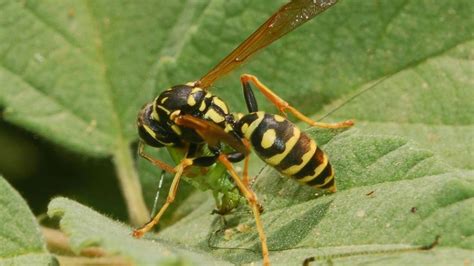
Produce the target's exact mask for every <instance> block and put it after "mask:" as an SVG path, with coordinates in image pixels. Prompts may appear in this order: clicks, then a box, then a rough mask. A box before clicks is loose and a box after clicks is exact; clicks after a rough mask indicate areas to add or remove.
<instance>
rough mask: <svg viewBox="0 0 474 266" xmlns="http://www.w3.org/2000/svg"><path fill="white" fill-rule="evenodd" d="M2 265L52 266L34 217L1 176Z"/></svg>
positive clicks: (0, 241)
mask: <svg viewBox="0 0 474 266" xmlns="http://www.w3.org/2000/svg"><path fill="white" fill-rule="evenodd" d="M0 217H2V218H1V222H0V247H1V248H0V265H25V263H30V264H32V263H34V264H36V265H46V264H53V263H54V259H53V257H52V256H51V255H50V254H49V253H48V251H47V250H46V246H45V244H44V242H43V238H42V236H41V232H40V229H39V226H38V223H37V222H36V219H35V217H34V216H33V214H32V213H31V211H30V210H29V209H28V206H27V204H26V202H25V201H24V200H23V199H22V198H21V196H20V194H18V192H17V191H16V190H14V189H13V188H12V187H11V186H10V184H8V183H7V182H6V181H5V179H3V177H1V176H0Z"/></svg>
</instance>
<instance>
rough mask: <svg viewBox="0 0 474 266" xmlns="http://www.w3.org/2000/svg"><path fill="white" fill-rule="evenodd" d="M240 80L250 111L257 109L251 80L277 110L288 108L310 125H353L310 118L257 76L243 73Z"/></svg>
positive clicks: (328, 126) (282, 111) (283, 110)
mask: <svg viewBox="0 0 474 266" xmlns="http://www.w3.org/2000/svg"><path fill="white" fill-rule="evenodd" d="M240 82H241V83H242V86H243V88H244V96H245V100H246V103H247V108H248V109H249V111H250V112H256V111H258V107H257V102H256V101H255V97H254V96H253V92H252V89H251V87H250V82H252V83H253V84H254V85H255V86H256V87H257V89H258V90H260V91H261V92H262V93H263V95H264V96H265V97H267V99H268V100H270V101H271V102H272V103H273V104H274V105H275V106H276V107H277V108H278V110H279V111H280V112H281V113H283V114H285V111H286V110H288V111H289V112H291V113H292V114H293V115H294V116H295V117H296V118H298V119H299V120H301V121H303V122H305V123H307V124H309V125H310V126H315V127H321V128H344V127H351V126H353V125H354V122H353V121H352V120H346V121H343V122H339V123H322V122H316V121H314V120H312V119H311V118H309V117H307V116H305V115H304V114H302V113H301V112H300V111H298V110H297V109H296V108H294V107H293V106H291V105H290V104H289V103H288V102H286V101H285V100H283V99H282V98H280V96H278V95H277V94H275V93H274V92H273V91H272V90H270V89H269V88H268V87H267V86H265V85H264V84H263V83H261V82H260V81H259V80H258V78H257V77H255V76H253V75H249V74H243V75H242V76H241V77H240Z"/></svg>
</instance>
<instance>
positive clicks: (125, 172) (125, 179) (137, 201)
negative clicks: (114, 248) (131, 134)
mask: <svg viewBox="0 0 474 266" xmlns="http://www.w3.org/2000/svg"><path fill="white" fill-rule="evenodd" d="M113 161H114V165H115V171H116V173H117V176H118V179H119V183H120V188H121V189H122V194H123V196H124V198H125V204H126V205H127V211H128V216H129V220H130V223H131V224H132V225H135V226H140V225H143V224H145V223H146V222H147V221H148V220H149V218H150V217H149V212H148V209H147V207H146V205H145V201H144V200H143V193H142V187H141V184H140V180H139V178H138V174H137V171H136V168H135V164H134V161H133V157H132V153H131V151H130V147H129V145H128V143H127V142H126V141H125V140H123V139H122V140H119V141H118V145H117V149H116V151H115V154H114V157H113Z"/></svg>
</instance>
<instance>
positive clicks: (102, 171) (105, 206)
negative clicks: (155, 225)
mask: <svg viewBox="0 0 474 266" xmlns="http://www.w3.org/2000/svg"><path fill="white" fill-rule="evenodd" d="M0 147H1V149H0V174H1V175H3V176H4V177H5V178H6V179H7V180H8V182H10V183H11V184H12V185H13V186H14V187H15V188H16V189H17V190H18V191H19V192H20V194H21V196H22V197H23V198H24V199H25V200H26V201H27V202H28V205H29V206H30V208H31V209H32V211H33V212H34V214H35V215H41V214H43V213H45V212H46V211H47V206H48V203H49V201H50V200H51V198H53V197H56V196H66V197H68V198H71V199H74V200H77V201H79V202H81V203H83V204H85V205H87V206H91V207H93V208H94V209H96V210H97V211H99V212H101V213H104V214H107V215H108V216H110V217H112V218H116V219H119V220H122V221H126V220H127V213H126V209H125V205H124V202H123V198H122V195H121V193H120V189H119V186H118V183H117V179H116V177H115V172H114V167H113V165H112V163H111V160H110V159H109V158H90V157H85V156H84V155H80V154H77V153H74V152H72V151H69V150H65V149H64V148H62V147H59V146H56V145H54V144H52V143H51V142H48V141H46V140H44V139H41V138H40V137H38V136H36V135H34V134H32V133H30V132H27V131H25V130H23V129H21V128H18V127H15V126H14V125H11V124H9V123H7V122H5V121H4V120H3V119H0Z"/></svg>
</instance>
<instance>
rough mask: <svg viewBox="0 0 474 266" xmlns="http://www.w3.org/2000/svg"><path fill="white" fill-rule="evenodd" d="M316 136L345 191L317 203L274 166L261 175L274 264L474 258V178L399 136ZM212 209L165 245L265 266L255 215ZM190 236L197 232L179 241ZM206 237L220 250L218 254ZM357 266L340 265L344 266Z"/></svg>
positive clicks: (177, 228)
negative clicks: (315, 260)
mask: <svg viewBox="0 0 474 266" xmlns="http://www.w3.org/2000/svg"><path fill="white" fill-rule="evenodd" d="M337 133H339V134H337ZM312 135H313V136H314V137H315V138H316V139H318V140H321V141H320V142H321V143H325V142H327V141H328V138H329V139H330V140H329V142H327V143H326V144H325V145H324V146H323V148H324V150H326V151H327V153H328V154H329V156H330V159H331V163H332V164H333V165H334V168H335V171H336V180H337V184H338V190H339V191H338V192H337V193H335V194H332V195H318V193H316V195H315V191H314V190H313V189H311V188H309V187H304V186H302V185H300V184H297V183H296V182H294V181H293V180H289V179H288V178H285V177H281V176H280V175H279V174H278V173H277V172H276V171H275V170H273V169H272V168H270V167H266V169H264V171H262V172H261V174H260V175H259V176H258V179H257V181H256V184H255V185H254V189H255V191H256V192H257V194H258V196H259V199H260V202H261V203H262V205H263V207H264V209H265V211H264V213H263V215H262V220H263V223H264V228H265V231H266V234H267V239H268V245H269V249H270V251H271V252H270V253H271V256H270V258H272V257H275V258H273V259H272V260H273V261H275V262H277V263H281V264H282V265H284V264H286V263H290V264H294V265H296V264H301V262H302V261H303V260H304V259H305V258H306V257H310V256H321V255H328V258H322V259H321V260H322V261H324V260H326V259H332V260H335V261H336V262H337V261H339V259H338V257H341V256H342V257H354V256H357V258H358V260H360V261H361V262H365V263H368V262H371V261H372V262H377V261H379V260H377V259H380V261H379V262H378V264H382V263H383V262H384V261H385V260H387V261H388V262H390V263H402V262H406V261H409V260H411V261H412V263H416V264H428V263H430V262H433V257H432V255H435V256H436V257H439V258H440V259H441V261H451V262H452V263H456V262H458V263H459V262H461V263H462V262H463V261H464V260H465V259H468V260H469V259H471V260H472V259H473V257H474V255H473V254H474V253H473V252H472V249H473V248H474V238H473V233H474V227H473V225H472V220H473V219H474V212H472V206H473V204H474V172H472V171H457V170H454V169H453V168H451V167H449V166H447V165H445V164H443V163H441V162H440V161H438V160H437V159H436V158H435V157H433V154H432V153H431V152H429V151H427V150H424V149H420V148H418V147H416V146H415V145H414V144H413V143H410V142H407V141H406V140H404V139H402V138H399V137H388V136H374V135H365V134H361V133H360V132H359V131H358V130H349V131H345V132H336V133H335V132H333V134H332V136H333V138H331V136H330V135H328V131H327V130H324V131H322V130H319V131H316V132H312ZM213 208H214V206H213V202H212V201H208V202H207V204H203V205H202V206H201V207H200V208H199V209H197V210H195V211H194V212H192V213H191V214H190V215H188V216H187V217H185V218H184V219H182V220H181V221H179V222H178V223H176V224H175V225H174V226H171V227H168V228H166V229H165V230H164V231H163V232H161V233H160V235H159V236H158V239H165V240H167V241H170V242H177V243H182V244H184V243H186V245H190V246H192V247H194V248H197V249H199V248H200V249H202V250H206V251H209V252H211V253H212V254H214V255H215V256H217V257H219V258H222V259H227V260H230V261H231V262H232V263H237V264H240V263H250V262H254V261H256V260H259V258H260V246H259V240H258V237H257V233H256V230H255V228H254V220H253V217H252V215H251V214H250V213H249V212H248V208H242V209H240V210H239V211H238V212H236V213H235V214H233V215H231V216H230V217H227V219H226V220H227V224H226V226H224V225H223V224H222V223H221V222H220V219H219V217H213V216H211V215H209V213H210V212H211V210H212V209H213ZM453 217H455V219H453ZM241 224H246V225H248V227H249V228H251V229H250V230H249V232H245V231H244V232H241V231H242V230H240V231H239V229H238V228H239V225H241ZM196 225H199V226H196ZM226 228H227V230H226V232H227V233H226V235H227V236H224V234H223V231H224V229H226ZM183 231H186V232H188V233H187V234H186V235H183V234H180V233H179V232H183ZM228 235H231V237H230V240H229V239H228V238H229V236H228ZM437 235H439V236H441V242H440V244H439V246H438V247H435V248H434V249H433V250H431V251H429V252H426V251H421V250H411V252H399V251H398V249H399V248H403V247H405V248H407V247H410V245H411V248H412V249H413V248H415V249H416V247H421V246H425V245H429V244H430V243H432V242H433V241H434V239H435V238H436V236H437ZM206 239H208V240H209V242H210V243H211V244H212V246H217V247H219V248H217V249H210V248H209V246H208V242H207V241H205V240H206ZM395 244H402V245H395ZM229 249H231V250H229ZM272 250H273V251H272ZM468 250H469V251H468ZM370 251H374V252H376V253H377V254H375V255H374V254H371V253H370ZM383 251H385V252H383ZM359 253H362V254H359ZM380 253H381V254H380ZM405 253H406V254H405ZM425 253H426V254H431V256H428V255H424V254H425ZM457 254H458V255H462V256H456V255H457ZM349 261H350V260H349V259H344V258H341V262H342V263H349ZM441 261H440V262H439V263H438V265H441V264H442V263H441Z"/></svg>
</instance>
